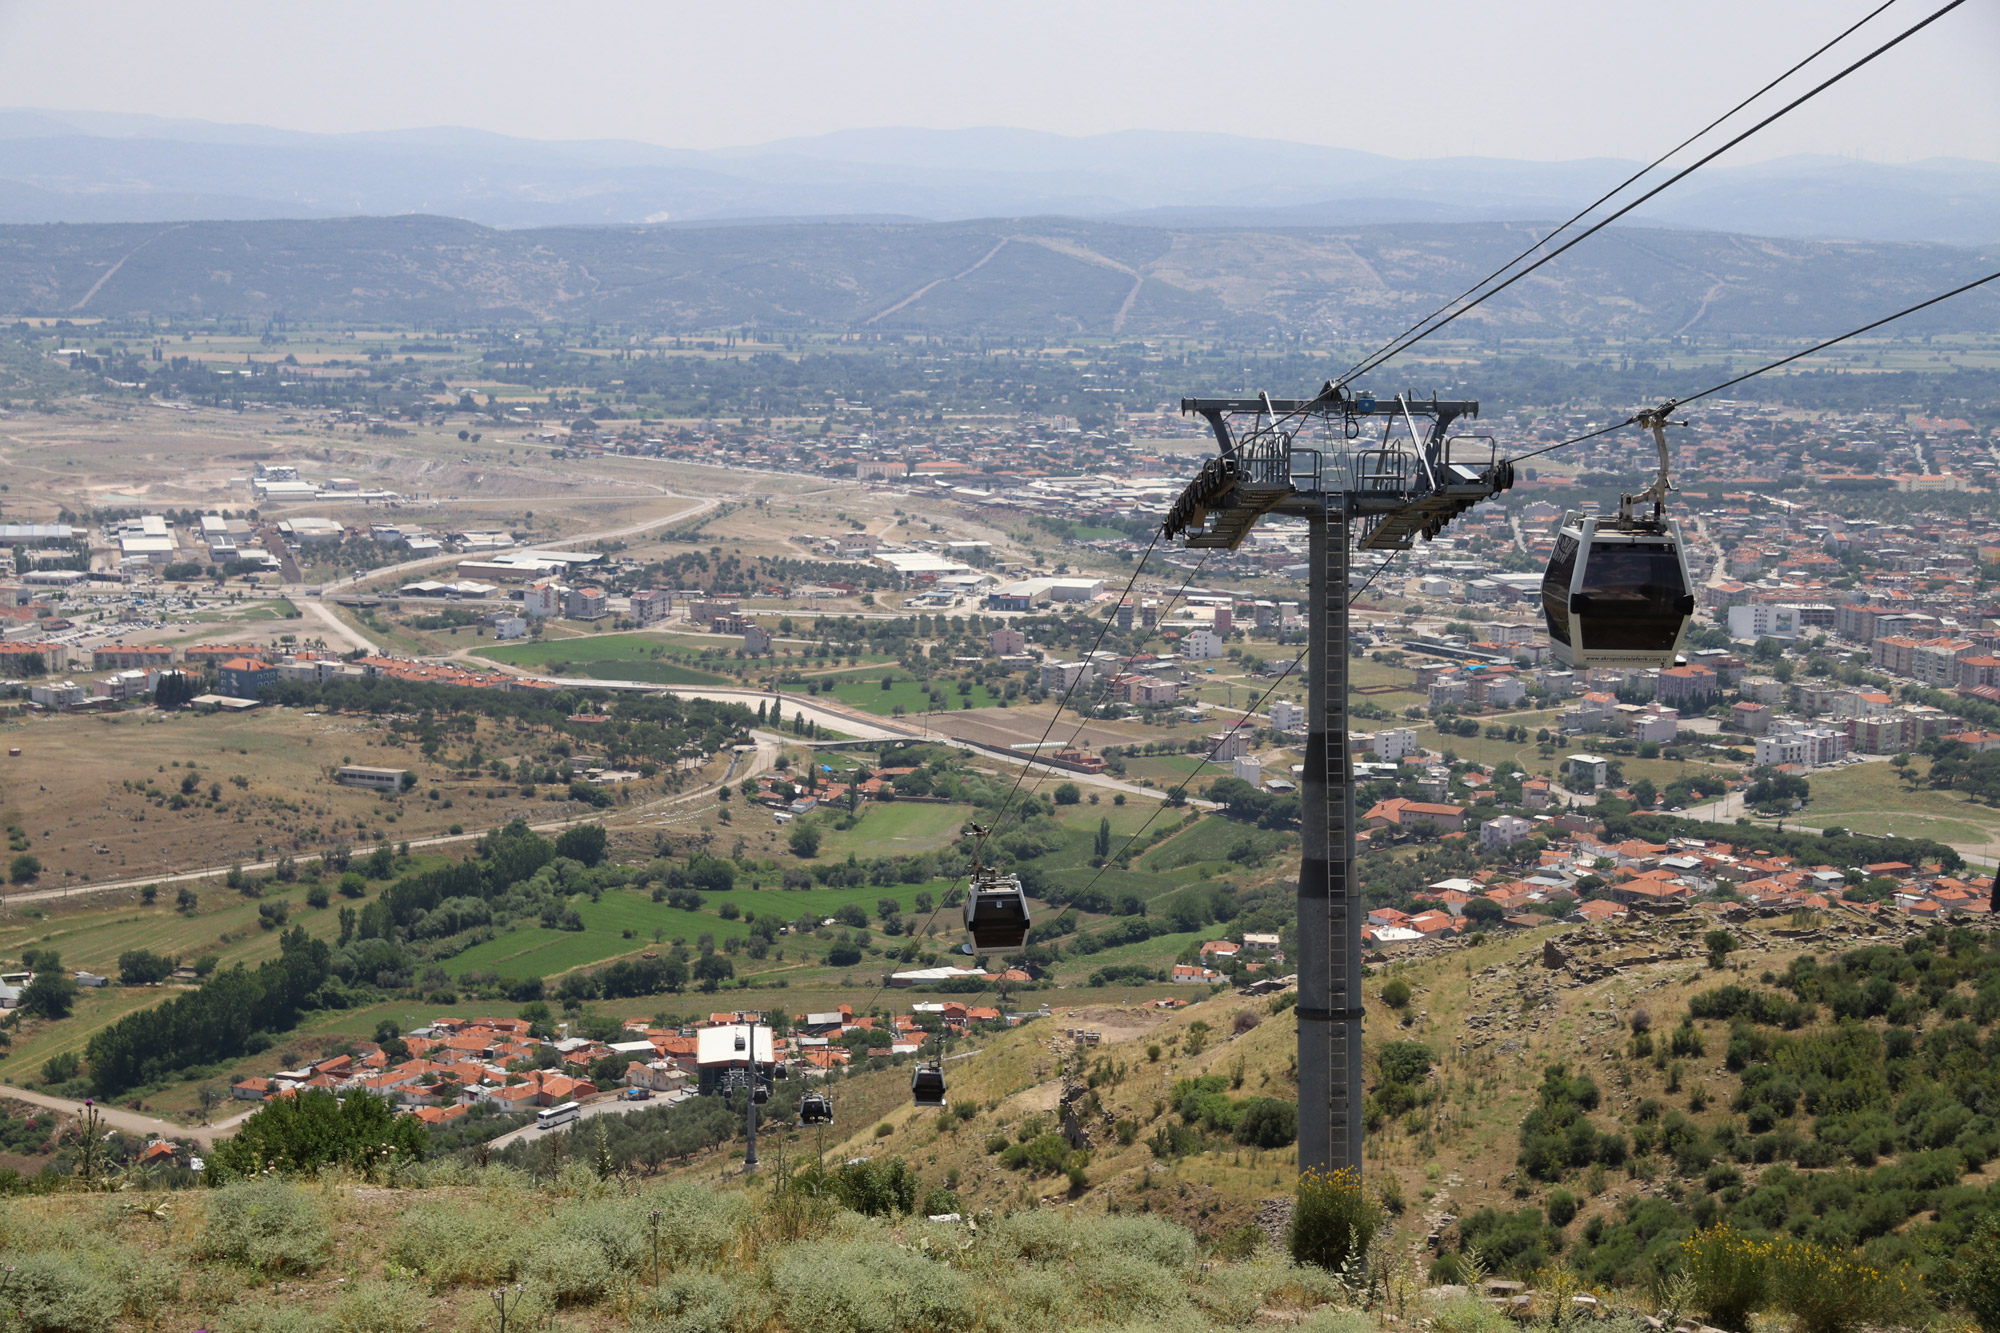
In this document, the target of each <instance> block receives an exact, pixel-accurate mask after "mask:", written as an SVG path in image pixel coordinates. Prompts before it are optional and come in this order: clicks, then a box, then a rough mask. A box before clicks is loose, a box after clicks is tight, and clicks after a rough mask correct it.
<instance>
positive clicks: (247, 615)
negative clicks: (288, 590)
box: [243, 597, 299, 620]
mask: <svg viewBox="0 0 2000 1333" xmlns="http://www.w3.org/2000/svg"><path fill="white" fill-rule="evenodd" d="M298 613H299V609H298V608H297V607H296V606H293V605H292V604H291V602H290V600H289V599H287V598H284V597H273V598H272V599H271V600H269V601H267V602H254V603H252V604H251V605H250V607H249V609H248V610H246V611H245V612H244V613H243V619H245V620H290V619H292V618H293V617H295V616H297V615H298Z"/></svg>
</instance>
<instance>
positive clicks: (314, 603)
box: [292, 596, 376, 653]
mask: <svg viewBox="0 0 2000 1333" xmlns="http://www.w3.org/2000/svg"><path fill="white" fill-rule="evenodd" d="M292 603H293V605H295V606H302V607H304V608H305V610H306V613H307V614H308V615H311V616H313V617H314V618H316V619H319V620H323V621H325V622H326V627H327V630H328V631H329V632H330V633H331V634H332V635H333V637H334V638H336V639H339V640H340V641H341V642H343V643H345V644H346V645H347V646H348V647H350V648H358V649H360V650H361V651H362V652H364V653H373V652H375V650H376V649H375V644H374V641H373V640H370V639H368V638H365V637H363V635H362V633H361V631H359V630H357V629H355V628H354V627H353V626H352V625H350V624H348V623H347V622H346V621H344V620H342V619H341V618H340V617H339V616H337V615H335V614H334V613H333V608H331V607H329V606H328V605H327V604H326V603H324V602H322V601H320V600H318V599H317V598H313V597H304V596H300V597H295V598H293V599H292Z"/></svg>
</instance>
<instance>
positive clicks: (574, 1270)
mask: <svg viewBox="0 0 2000 1333" xmlns="http://www.w3.org/2000/svg"><path fill="white" fill-rule="evenodd" d="M644 1216H645V1214H644V1211H643V1210H642V1208H641V1207H640V1205H639V1204H638V1203H637V1202H634V1201H631V1200H612V1201H605V1202H597V1203H579V1204H574V1205H572V1206H570V1207H568V1208H563V1209H559V1210H557V1212H556V1215H555V1216H554V1217H552V1218H550V1219H549V1220H548V1221H547V1222H545V1223H543V1224H542V1225H541V1226H540V1227H538V1228H536V1229H535V1231H534V1232H533V1233H532V1234H531V1235H530V1236H529V1238H528V1243H527V1244H526V1245H525V1246H524V1247H523V1250H522V1259H521V1271H522V1273H523V1274H524V1275H526V1277H527V1278H528V1279H529V1281H531V1282H534V1283H536V1284H538V1285H540V1286H541V1287H543V1288H545V1289H547V1290H548V1291H549V1292H550V1294H551V1295H552V1296H553V1297H554V1299H555V1302H556V1304H557V1305H559V1306H572V1305H593V1304H595V1303H596V1302H598V1301H601V1300H603V1299H604V1298H605V1297H606V1296H609V1295H610V1294H611V1292H612V1290H613V1289H614V1288H616V1287H617V1286H618V1285H619V1284H620V1283H621V1282H622V1281H624V1280H626V1279H627V1278H628V1277H632V1276H636V1275H637V1274H638V1273H639V1272H640V1271H642V1267H643V1265H644V1263H645V1258H646V1252H647V1245H646V1236H645V1230H644V1226H643V1219H644Z"/></svg>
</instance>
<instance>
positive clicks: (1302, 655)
mask: <svg viewBox="0 0 2000 1333" xmlns="http://www.w3.org/2000/svg"><path fill="white" fill-rule="evenodd" d="M1614 429H1615V428H1614ZM1401 554H1402V552H1401V551H1391V552H1390V553H1389V558H1388V559H1387V560H1384V561H1383V562H1382V563H1381V564H1379V565H1377V566H1375V572H1374V573H1373V574H1370V575H1369V576H1368V578H1367V579H1366V580H1365V581H1364V582H1363V583H1362V585H1361V586H1360V587H1359V588H1357V589H1355V590H1354V593H1353V595H1352V596H1350V597H1349V598H1348V599H1347V604H1348V605H1349V606H1353V605H1354V603H1355V599H1356V598H1359V597H1360V596H1361V594H1362V593H1364V592H1366V591H1368V585H1369V584H1370V583H1373V582H1374V581H1375V575H1376V574H1380V573H1381V572H1382V571H1383V570H1385V569H1387V568H1388V567H1389V565H1390V563H1391V562H1392V561H1394V560H1395V558H1396V557H1397V556H1399V555H1401ZM1310 647H1311V645H1310V644H1308V645H1307V646H1306V647H1305V648H1301V649H1299V651H1298V655H1297V656H1295V657H1293V658H1292V663H1291V665H1290V666H1288V667H1286V668H1285V670H1284V673H1283V674H1282V675H1280V676H1279V677H1278V678H1277V679H1276V680H1274V681H1272V682H1271V683H1270V685H1268V686H1266V687H1265V689H1264V692H1263V693H1262V694H1259V695H1258V696H1257V697H1256V698H1255V699H1254V700H1252V701H1251V704H1250V707H1249V708H1248V709H1246V710H1245V712H1244V715H1243V717H1242V718H1239V719H1238V720H1237V722H1236V725H1235V726H1233V727H1231V728H1230V729H1229V731H1228V732H1227V733H1226V735H1225V739H1226V737H1227V736H1230V735H1234V734H1235V733H1236V732H1237V730H1238V729H1239V728H1241V727H1242V725H1243V724H1244V722H1247V721H1248V720H1249V719H1250V717H1251V716H1252V715H1253V714H1255V713H1256V711H1257V709H1258V707H1259V706H1260V705H1261V704H1262V703H1263V702H1264V701H1265V700H1266V699H1268V698H1270V697H1271V694H1272V692H1273V691H1275V690H1276V689H1277V688H1278V687H1279V686H1280V685H1282V684H1284V683H1285V682H1286V681H1288V680H1290V679H1291V678H1292V673H1293V672H1294V671H1297V670H1298V669H1299V663H1301V662H1303V661H1305V660H1306V653H1307V651H1308V650H1309V649H1310ZM1214 758H1215V751H1214V750H1210V751H1209V752H1208V753H1207V754H1206V755H1204V756H1202V760H1201V762H1200V763H1198V764H1196V765H1195V766H1194V772H1192V773H1190V774H1188V775H1187V777H1186V778H1184V779H1182V781H1181V785H1180V786H1178V787H1176V788H1174V790H1173V791H1171V792H1169V793H1168V794H1167V799H1166V800H1165V801H1162V802H1160V804H1158V805H1156V806H1154V807H1153V813H1152V814H1150V815H1148V816H1146V822H1145V823H1143V824H1141V825H1139V827H1138V829H1137V830H1136V831H1134V833H1133V834H1132V836H1131V837H1129V838H1127V839H1126V840H1125V846H1124V847H1123V848H1121V849H1120V850H1119V853H1118V855H1117V856H1115V857H1112V858H1110V859H1109V860H1107V861H1105V863H1104V864H1103V865H1101V866H1099V867H1098V868H1097V873H1096V874H1095V875H1092V876H1091V877H1090V883H1088V884H1086V885H1084V886H1083V891H1084V892H1085V893H1088V892H1090V891H1091V890H1092V889H1094V888H1096V887H1097V881H1098V880H1100V879H1102V878H1104V872H1105V871H1106V870H1108V869H1110V868H1111V863H1112V861H1116V860H1118V859H1120V858H1122V857H1123V856H1124V855H1125V854H1126V853H1127V852H1129V851H1131V850H1132V844H1133V843H1135V842H1137V841H1138V840H1139V839H1140V838H1141V837H1143V836H1144V835H1145V832H1146V830H1147V829H1149V828H1151V827H1152V826H1153V821H1154V820H1156V819H1158V818H1159V817H1160V811H1162V810H1165V809H1167V808H1168V806H1167V801H1171V800H1172V799H1173V798H1174V796H1175V795H1176V794H1179V793H1182V792H1185V791H1186V790H1187V788H1188V784H1189V783H1191V782H1193V781H1194V780H1195V778H1197V777H1199V776H1200V774H1201V770H1202V769H1203V768H1206V767H1207V766H1208V763H1209V761H1210V760H1212V759H1214Z"/></svg>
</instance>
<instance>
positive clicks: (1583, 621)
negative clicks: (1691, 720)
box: [1542, 514, 1694, 667]
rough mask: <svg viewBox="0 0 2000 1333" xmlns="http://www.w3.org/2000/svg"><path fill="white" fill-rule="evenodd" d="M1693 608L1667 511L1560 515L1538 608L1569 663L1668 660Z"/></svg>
mask: <svg viewBox="0 0 2000 1333" xmlns="http://www.w3.org/2000/svg"><path fill="white" fill-rule="evenodd" d="M1693 614H1694V588H1693V583H1692V581H1691V580H1690V579H1689V577H1688V569H1687V558H1686V555H1685V553H1684V548H1683V545H1682V542H1681V534H1680V528H1679V526H1678V525H1677V524H1675V523H1674V522H1673V521H1672V520H1670V519H1666V518H1650V519H1647V518H1608V517H1600V516H1598V515H1595V514H1570V515H1567V516H1565V517H1564V519H1563V524H1562V530H1561V532H1560V533H1559V534H1558V535H1557V537H1556V549H1555V553H1554V554H1553V555H1551V556H1550V557H1549V567H1548V572H1547V573H1545V574H1544V575H1543V576H1542V615H1543V617H1544V618H1545V619H1546V620H1547V621H1548V627H1549V639H1550V641H1551V645H1552V647H1553V649H1554V651H1555V656H1556V657H1557V658H1558V659H1559V660H1561V661H1562V662H1563V663H1564V664H1565V665H1567V666H1570V667H1669V666H1672V665H1673V664H1674V655H1675V654H1676V653H1677V652H1679V651H1680V646H1681V636H1682V635H1683V634H1684V633H1685V632H1686V630H1687V623H1688V618H1689V617H1690V616H1692V615H1693Z"/></svg>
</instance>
